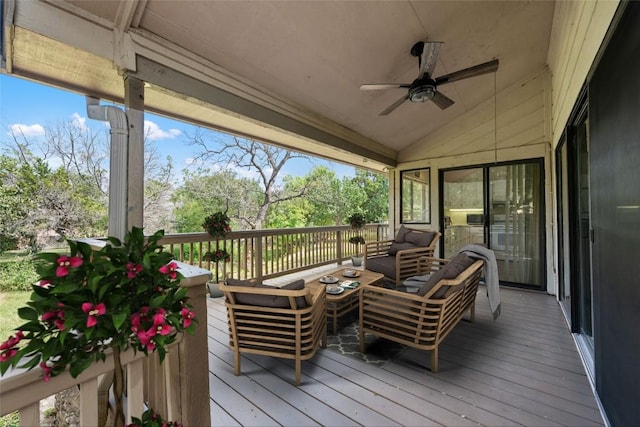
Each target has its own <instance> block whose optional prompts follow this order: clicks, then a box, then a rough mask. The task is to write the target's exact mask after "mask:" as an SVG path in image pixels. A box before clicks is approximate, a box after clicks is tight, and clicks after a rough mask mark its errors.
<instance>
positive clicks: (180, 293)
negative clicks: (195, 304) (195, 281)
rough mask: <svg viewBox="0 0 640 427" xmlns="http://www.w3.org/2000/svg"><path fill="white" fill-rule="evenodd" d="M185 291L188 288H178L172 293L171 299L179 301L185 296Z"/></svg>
mask: <svg viewBox="0 0 640 427" xmlns="http://www.w3.org/2000/svg"><path fill="white" fill-rule="evenodd" d="M187 292H188V289H187V288H180V289H179V290H178V291H177V292H176V293H175V294H174V295H173V300H174V301H181V300H182V299H184V298H185V297H186V296H187Z"/></svg>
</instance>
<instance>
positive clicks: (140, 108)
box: [124, 73, 144, 230]
mask: <svg viewBox="0 0 640 427" xmlns="http://www.w3.org/2000/svg"><path fill="white" fill-rule="evenodd" d="M124 106H125V111H126V113H127V118H128V119H129V157H128V166H127V176H128V178H129V179H128V192H127V193H128V194H127V230H131V227H133V226H136V227H142V226H143V225H144V224H143V207H144V82H143V81H142V80H139V79H137V78H135V77H132V76H130V75H129V74H128V73H126V74H125V75H124Z"/></svg>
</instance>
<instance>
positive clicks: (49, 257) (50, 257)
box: [38, 252, 60, 262]
mask: <svg viewBox="0 0 640 427" xmlns="http://www.w3.org/2000/svg"><path fill="white" fill-rule="evenodd" d="M59 257H60V254H56V253H53V252H42V253H39V254H38V258H40V259H43V260H45V261H49V262H56V260H57V259H58V258H59Z"/></svg>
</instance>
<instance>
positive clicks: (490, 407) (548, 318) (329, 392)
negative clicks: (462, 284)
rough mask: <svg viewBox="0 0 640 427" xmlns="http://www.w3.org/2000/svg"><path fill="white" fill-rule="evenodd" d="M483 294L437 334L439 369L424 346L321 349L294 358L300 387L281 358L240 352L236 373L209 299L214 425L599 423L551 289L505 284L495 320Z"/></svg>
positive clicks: (221, 311) (221, 316)
mask: <svg viewBox="0 0 640 427" xmlns="http://www.w3.org/2000/svg"><path fill="white" fill-rule="evenodd" d="M483 292H484V289H483V288H481V290H480V294H479V295H478V299H477V304H476V319H477V320H476V322H474V323H468V322H461V323H460V324H459V325H458V326H456V328H455V329H454V330H453V331H452V333H451V335H450V336H449V337H447V339H445V341H444V343H443V346H442V348H441V350H440V360H441V363H440V370H439V372H438V373H435V374H434V373H432V372H431V371H429V370H428V369H427V368H428V366H429V352H424V351H417V350H414V349H409V348H406V349H404V350H402V351H401V352H400V353H399V354H398V355H397V356H395V357H394V359H393V360H390V361H389V362H387V363H386V365H384V367H382V368H379V367H377V366H375V365H372V364H367V363H365V362H362V361H360V360H355V359H353V358H350V357H347V356H345V355H342V354H339V353H337V352H334V351H329V350H323V349H320V350H319V351H318V353H317V355H316V357H314V358H313V359H311V360H309V361H304V362H303V363H302V385H301V386H299V387H295V386H294V385H293V382H294V369H293V363H292V362H291V361H288V360H283V359H275V358H269V357H265V356H257V355H249V356H243V357H242V374H241V376H238V377H236V376H234V375H233V367H232V363H233V355H232V352H231V351H230V350H229V348H228V343H229V337H228V326H227V317H226V309H225V307H224V301H223V298H217V299H209V304H208V307H209V310H208V315H207V323H208V335H209V351H210V371H211V373H210V378H213V379H214V380H213V383H214V384H213V385H212V386H211V387H210V390H211V393H210V394H211V399H212V409H211V414H212V420H214V421H213V423H214V425H257V424H259V423H260V422H262V424H265V425H305V426H306V425H318V424H320V425H336V426H338V425H531V426H558V425H565V426H582V425H594V426H601V425H603V422H602V418H601V416H600V412H599V410H598V407H597V404H596V402H595V398H594V397H593V393H592V391H591V388H590V384H589V382H588V379H587V377H586V375H585V372H584V369H583V367H582V362H581V360H580V358H579V356H578V353H577V351H576V349H575V344H574V343H573V339H572V337H571V335H570V334H569V332H568V330H567V329H566V326H565V324H564V319H563V317H562V313H561V311H560V308H559V306H558V303H557V302H556V301H555V299H554V297H552V296H548V295H545V294H542V293H533V292H523V291H519V290H514V289H503V290H502V291H501V295H502V302H503V307H502V315H501V316H500V317H499V318H498V320H497V321H495V322H494V321H493V320H492V317H491V315H490V313H489V309H488V303H487V298H486V296H485V295H484V294H483ZM201 321H202V320H201ZM236 400H238V402H236ZM230 401H232V402H230ZM238 411H241V412H242V411H249V413H248V414H246V413H245V414H244V415H242V414H238V413H237V412H238ZM252 411H253V412H255V413H253V412H252Z"/></svg>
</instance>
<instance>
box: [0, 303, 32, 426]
mask: <svg viewBox="0 0 640 427" xmlns="http://www.w3.org/2000/svg"><path fill="white" fill-rule="evenodd" d="M30 294H31V293H30V292H18V291H15V292H0V319H2V322H0V338H1V339H5V338H6V337H8V336H9V335H11V334H12V333H13V332H14V331H15V329H16V328H17V327H18V326H20V324H21V323H22V320H20V317H19V316H18V309H19V308H20V307H24V306H25V304H26V303H27V301H29V296H30ZM0 425H2V424H0Z"/></svg>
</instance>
